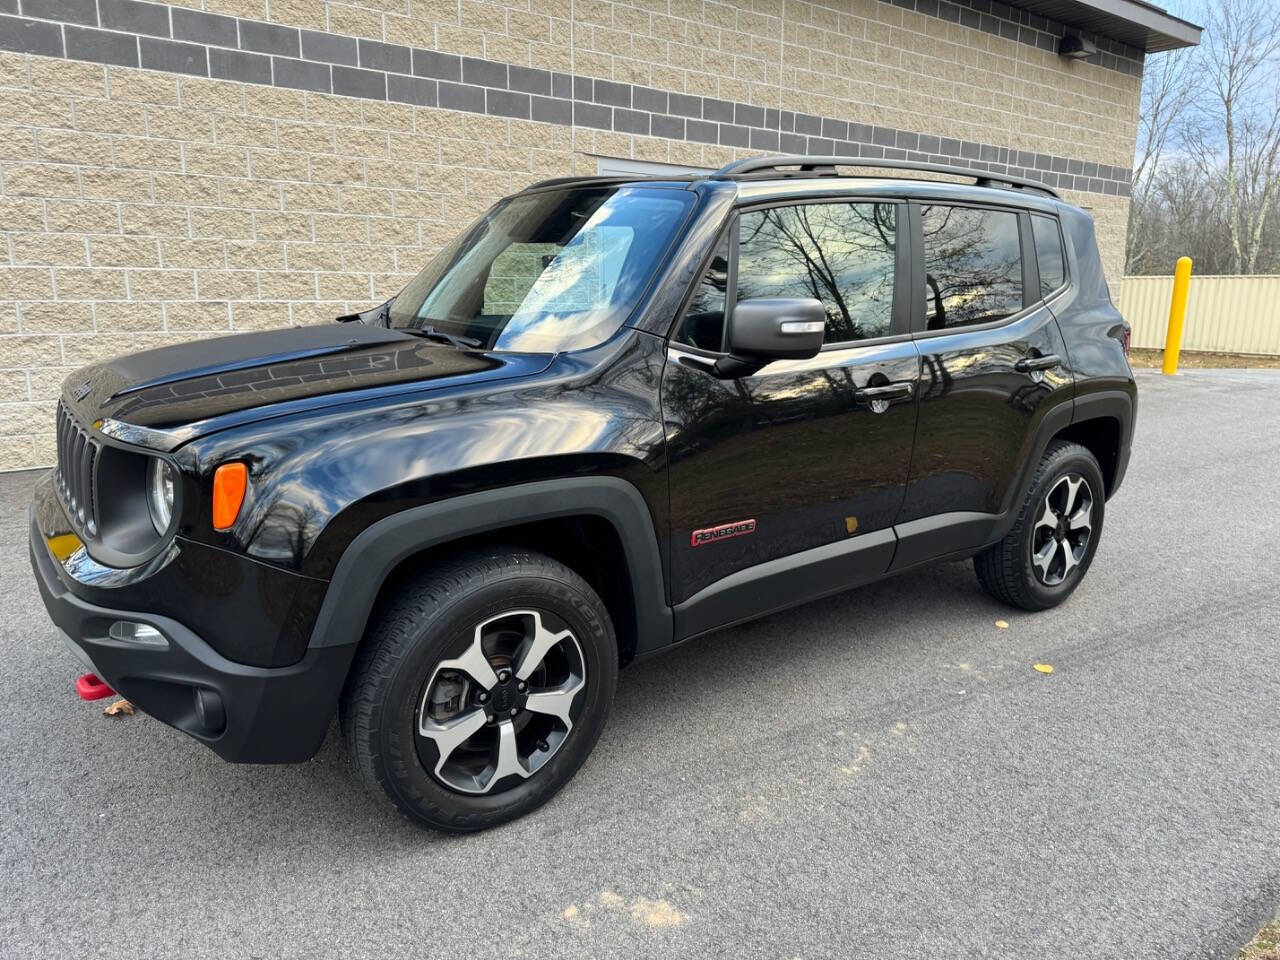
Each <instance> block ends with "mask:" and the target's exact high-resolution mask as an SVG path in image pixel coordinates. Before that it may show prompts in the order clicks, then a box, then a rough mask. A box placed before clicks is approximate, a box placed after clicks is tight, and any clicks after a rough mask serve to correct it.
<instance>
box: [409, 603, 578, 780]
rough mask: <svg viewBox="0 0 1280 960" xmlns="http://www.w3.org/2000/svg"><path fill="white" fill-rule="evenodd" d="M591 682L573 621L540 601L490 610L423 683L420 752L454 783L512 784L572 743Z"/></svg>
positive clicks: (425, 761)
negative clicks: (530, 606)
mask: <svg viewBox="0 0 1280 960" xmlns="http://www.w3.org/2000/svg"><path fill="white" fill-rule="evenodd" d="M585 685H586V660H585V658H584V657H583V655H582V646H581V645H580V644H579V643H578V639H577V637H575V636H574V634H573V631H572V630H570V629H568V628H567V624H564V623H563V622H561V621H559V620H557V619H555V618H554V617H553V616H552V615H551V614H549V613H546V612H544V611H539V610H511V611H508V612H506V613H501V614H499V615H497V616H495V617H490V618H488V619H486V620H484V621H483V622H481V623H479V624H477V625H476V627H475V629H474V631H473V632H472V635H471V639H470V642H469V643H468V644H467V646H466V649H465V650H463V651H462V653H461V654H460V655H459V656H457V657H454V658H452V659H448V660H442V661H441V662H440V663H439V664H437V665H436V667H435V669H434V670H433V671H432V673H431V676H430V677H429V678H428V680H427V682H426V684H425V686H424V687H423V691H422V699H421V701H420V705H419V708H418V723H417V730H418V734H419V737H420V740H419V742H418V748H419V757H420V758H421V759H422V761H423V765H424V766H425V767H426V768H427V769H428V770H430V771H431V773H432V774H433V776H435V778H436V779H437V780H439V781H440V782H441V783H442V784H444V785H445V786H446V787H449V788H450V789H452V790H457V791H459V792H461V793H469V794H489V793H501V792H503V791H504V790H507V789H511V788H512V787H514V786H516V785H518V784H519V783H520V781H522V780H525V779H528V778H529V777H531V776H533V775H534V774H535V773H537V772H538V770H539V769H541V768H542V766H543V765H545V764H546V763H547V761H548V760H550V759H551V758H552V757H553V756H554V755H555V754H556V752H557V751H558V750H559V749H560V748H561V746H563V744H564V742H565V740H566V739H567V738H568V736H569V733H570V732H571V731H572V730H573V725H574V721H575V720H576V719H577V715H578V712H579V709H578V708H579V704H578V702H577V701H578V699H579V698H578V694H579V693H581V692H582V689H583V687H584V686H585Z"/></svg>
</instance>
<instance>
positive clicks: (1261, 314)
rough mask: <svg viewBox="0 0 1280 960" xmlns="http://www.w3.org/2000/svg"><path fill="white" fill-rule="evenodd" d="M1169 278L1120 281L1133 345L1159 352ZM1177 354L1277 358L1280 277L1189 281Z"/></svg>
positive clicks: (1279, 349) (1166, 319) (1166, 320)
mask: <svg viewBox="0 0 1280 960" xmlns="http://www.w3.org/2000/svg"><path fill="white" fill-rule="evenodd" d="M1172 293H1173V277H1125V278H1124V283H1123V284H1122V286H1121V288H1120V303H1119V307H1120V312H1121V313H1123V314H1124V317H1125V319H1126V320H1128V321H1129V324H1130V326H1132V327H1133V345H1134V346H1135V347H1152V348H1156V349H1159V348H1162V347H1163V346H1164V335H1165V329H1166V328H1167V326H1168V323H1169V298H1170V296H1171V295H1172ZM1182 349H1183V350H1207V351H1212V352H1215V353H1257V354H1268V355H1271V356H1280V276H1261V277H1197V276H1195V275H1194V274H1193V275H1192V277H1191V289H1190V291H1189V292H1188V299H1187V325H1186V329H1185V331H1184V332H1183V336H1182Z"/></svg>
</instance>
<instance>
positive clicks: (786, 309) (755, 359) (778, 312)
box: [715, 297, 827, 377]
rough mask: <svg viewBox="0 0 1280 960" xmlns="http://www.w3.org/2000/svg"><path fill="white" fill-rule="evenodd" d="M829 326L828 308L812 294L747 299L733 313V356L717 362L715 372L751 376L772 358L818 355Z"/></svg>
mask: <svg viewBox="0 0 1280 960" xmlns="http://www.w3.org/2000/svg"><path fill="white" fill-rule="evenodd" d="M826 327H827V311H826V309H825V308H824V307H823V306H822V301H820V300H815V299H813V298H812V297H808V298H799V297H797V298H789V297H788V298H759V299H755V300H743V301H742V302H741V303H738V304H736V305H735V306H734V308H733V312H732V313H731V314H730V315H729V329H728V331H727V333H728V336H727V337H726V340H727V341H728V343H727V346H728V350H729V356H727V357H721V358H720V359H719V360H717V361H716V365H715V373H716V375H717V376H721V377H741V376H749V375H750V374H752V373H755V372H756V371H757V370H759V369H760V368H761V367H763V366H764V365H765V364H766V363H768V362H769V361H770V360H807V359H808V358H809V357H814V356H817V355H818V351H819V350H821V349H822V339H823V335H824V333H825V332H826Z"/></svg>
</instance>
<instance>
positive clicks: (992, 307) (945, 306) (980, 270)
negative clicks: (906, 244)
mask: <svg viewBox="0 0 1280 960" xmlns="http://www.w3.org/2000/svg"><path fill="white" fill-rule="evenodd" d="M920 214H921V219H922V221H923V226H924V269H925V284H926V285H927V289H926V290H925V318H926V321H927V323H926V326H927V327H928V328H929V329H930V330H945V329H947V328H950V327H963V326H968V325H969V324H974V323H991V322H992V321H995V320H1003V319H1004V318H1005V317H1007V316H1009V315H1011V314H1014V313H1017V312H1018V311H1019V310H1021V309H1022V254H1021V251H1020V248H1019V242H1018V215H1017V214H1016V213H1011V212H1008V211H1004V210H978V209H974V208H972V207H950V206H945V205H942V204H933V205H931V206H923V207H921V208H920Z"/></svg>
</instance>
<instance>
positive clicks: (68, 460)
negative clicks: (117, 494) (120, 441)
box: [57, 400, 102, 537]
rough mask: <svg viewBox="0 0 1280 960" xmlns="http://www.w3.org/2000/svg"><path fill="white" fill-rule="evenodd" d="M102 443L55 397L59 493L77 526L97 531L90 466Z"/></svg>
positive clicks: (89, 532)
mask: <svg viewBox="0 0 1280 960" xmlns="http://www.w3.org/2000/svg"><path fill="white" fill-rule="evenodd" d="M101 449H102V445H101V444H100V443H98V441H97V440H95V439H93V437H92V436H90V435H89V431H88V430H86V429H85V428H84V427H82V426H80V424H78V423H76V421H75V418H74V417H72V416H71V411H70V410H68V409H67V406H66V404H64V403H63V402H62V401H61V400H59V401H58V473H57V482H58V495H59V496H60V497H61V498H62V505H63V506H64V507H66V508H67V516H68V517H70V518H71V522H72V524H74V525H75V527H76V529H77V530H78V531H80V532H82V533H84V534H85V535H87V536H90V537H96V536H97V535H98V516H97V504H96V503H95V502H94V496H93V467H94V464H95V463H96V462H97V459H98V453H99V452H100V451H101Z"/></svg>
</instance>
